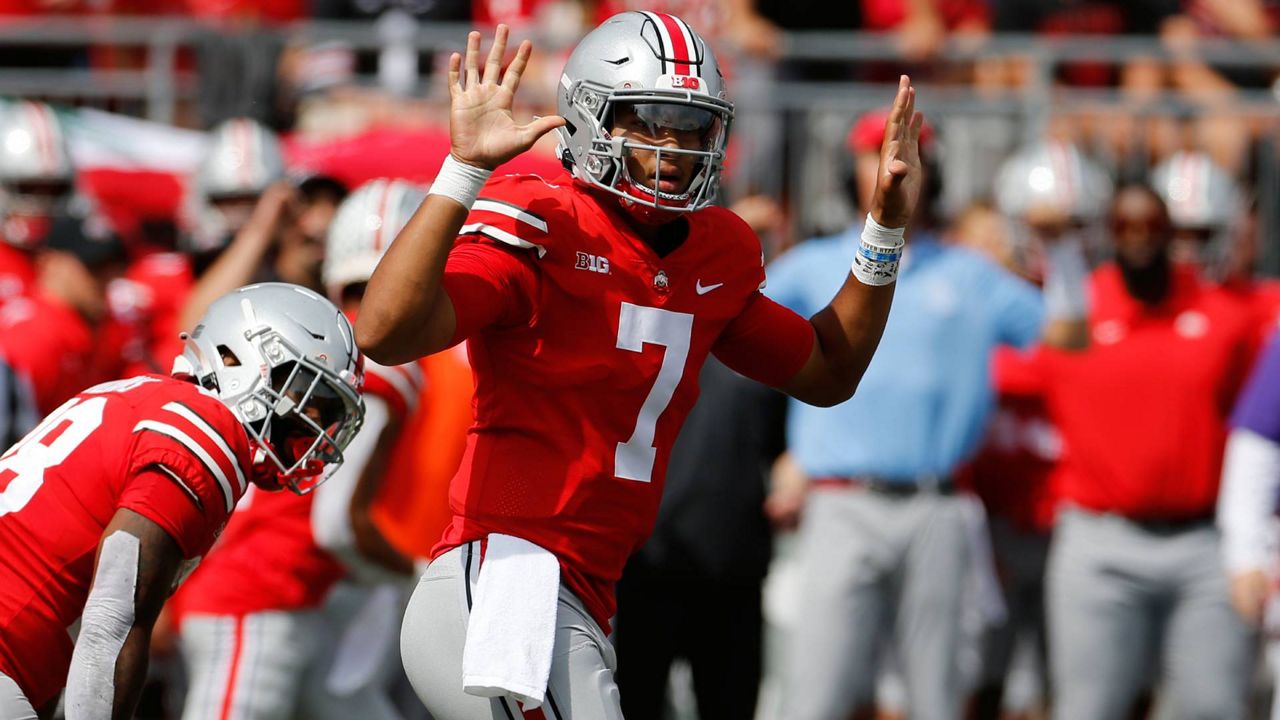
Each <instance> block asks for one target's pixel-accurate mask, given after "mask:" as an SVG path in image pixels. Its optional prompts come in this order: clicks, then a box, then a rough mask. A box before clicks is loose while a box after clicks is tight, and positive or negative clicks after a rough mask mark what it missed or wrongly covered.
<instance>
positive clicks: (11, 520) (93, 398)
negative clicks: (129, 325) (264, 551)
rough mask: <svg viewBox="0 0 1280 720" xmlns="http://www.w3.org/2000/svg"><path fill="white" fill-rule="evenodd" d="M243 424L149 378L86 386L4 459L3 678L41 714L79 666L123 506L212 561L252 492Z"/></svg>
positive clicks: (0, 520) (189, 390)
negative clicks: (81, 620) (98, 572)
mask: <svg viewBox="0 0 1280 720" xmlns="http://www.w3.org/2000/svg"><path fill="white" fill-rule="evenodd" d="M250 462H251V459H250V452H249V439H248V437H247V435H246V434H245V431H244V428H243V426H241V424H240V423H239V422H238V421H237V420H236V419H235V416H234V415H232V414H231V411H230V410H228V409H227V407H226V406H225V405H223V404H222V402H221V401H219V400H218V399H217V398H215V397H213V396H212V395H210V394H208V393H207V392H205V391H204V390H202V389H201V388H199V387H197V386H196V385H193V384H191V383H188V382H183V381H181V380H176V379H174V378H169V377H163V376H155V375H144V376H139V377H135V378H131V379H129V380H119V381H116V382H110V383H105V384H103V385H98V386H96V387H93V388H90V389H88V390H85V391H84V392H82V393H80V394H79V395H77V396H76V397H74V398H72V399H71V400H70V401H68V402H67V403H66V404H64V405H62V406H61V407H59V408H58V409H57V410H55V411H54V412H53V414H51V415H50V416H49V417H47V418H46V419H45V420H44V422H42V423H41V424H40V426H39V427H37V428H36V429H35V430H33V431H31V433H30V434H29V435H27V437H26V438H24V439H23V440H22V441H21V442H19V443H18V444H17V445H14V446H13V447H12V448H10V449H9V451H8V452H6V453H5V454H4V455H3V456H0V628H3V630H2V631H0V672H3V673H4V674H6V675H8V676H9V677H11V678H13V679H14V680H15V681H16V682H17V683H18V686H19V687H20V688H22V691H23V693H24V694H25V695H26V696H27V699H28V700H30V701H31V703H32V704H33V705H34V706H35V707H40V706H41V705H43V704H45V703H46V702H48V701H49V700H51V699H52V698H53V697H55V696H56V695H57V693H58V691H59V689H61V688H62V686H63V683H64V682H65V681H66V678H67V670H68V668H69V665H70V662H71V650H72V643H71V638H70V636H69V635H68V634H67V627H68V626H69V625H71V624H72V623H73V622H75V620H76V618H78V617H80V613H81V612H82V611H83V609H84V603H85V599H86V598H87V596H88V593H89V585H90V583H91V581H92V579H93V578H92V574H93V559H94V554H95V552H96V550H97V547H98V543H99V541H100V540H101V535H102V531H103V529H104V528H105V527H106V526H107V524H108V523H109V522H110V521H111V518H112V516H113V515H115V513H116V511H117V510H119V509H121V508H127V509H129V510H132V511H134V512H136V513H138V514H140V515H142V516H144V517H146V518H147V519H149V520H151V521H152V522H155V523H156V524H157V525H159V526H160V527H161V528H163V529H164V530H165V532H167V533H168V534H169V535H170V536H171V537H173V539H174V541H176V542H177V543H178V546H179V547H180V548H181V549H182V553H183V555H184V556H185V557H187V558H189V559H191V558H196V557H198V556H200V555H203V554H204V553H205V552H206V551H207V550H208V549H209V546H210V545H211V544H212V543H213V540H214V538H215V537H216V536H217V534H218V532H219V531H221V529H222V526H223V524H224V523H225V522H226V520H227V516H228V515H230V514H231V509H232V508H233V507H234V506H235V504H236V501H238V500H239V499H240V496H241V495H243V494H244V491H245V487H246V477H247V471H248V468H249V467H250Z"/></svg>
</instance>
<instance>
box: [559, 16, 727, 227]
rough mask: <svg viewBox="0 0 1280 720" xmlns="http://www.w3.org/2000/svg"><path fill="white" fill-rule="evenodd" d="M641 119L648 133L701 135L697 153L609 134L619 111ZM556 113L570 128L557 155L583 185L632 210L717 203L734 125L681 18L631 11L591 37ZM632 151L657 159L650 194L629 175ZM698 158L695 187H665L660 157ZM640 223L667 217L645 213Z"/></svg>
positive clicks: (572, 60)
mask: <svg viewBox="0 0 1280 720" xmlns="http://www.w3.org/2000/svg"><path fill="white" fill-rule="evenodd" d="M624 108H625V109H626V111H627V112H628V113H631V112H634V115H635V117H634V118H633V119H634V120H635V121H637V122H640V123H643V124H644V126H645V127H647V128H648V129H649V130H650V131H651V132H654V131H657V130H658V129H660V128H665V129H669V130H672V131H675V132H681V133H688V132H697V133H698V134H699V137H700V138H701V146H700V147H698V148H697V149H687V148H674V147H667V146H661V145H648V144H642V143H638V142H636V141H635V140H631V139H628V138H625V137H614V136H613V134H612V133H611V132H610V128H611V127H612V121H613V118H614V115H615V112H618V111H619V110H620V109H624ZM556 109H557V112H559V113H560V115H561V116H563V117H564V118H565V120H566V121H568V122H567V124H565V125H564V126H563V127H561V128H559V129H558V132H559V133H560V148H559V155H560V159H561V161H562V162H563V163H564V165H565V167H566V168H567V169H569V171H570V172H572V173H573V176H574V177H575V178H577V179H578V180H580V181H582V182H584V183H586V184H588V185H590V186H592V187H595V188H599V189H601V190H604V191H607V192H610V193H613V194H614V195H617V196H619V197H621V198H622V199H623V205H624V207H626V208H628V209H639V210H644V209H649V210H662V211H673V212H688V211H692V210H699V209H702V208H704V207H706V206H707V205H709V204H711V202H712V201H713V200H715V197H716V193H717V192H718V190H719V184H720V173H721V171H722V169H723V167H724V154H725V146H726V145H727V144H728V141H729V127H730V124H731V123H732V121H733V103H731V102H729V100H728V98H727V95H726V93H725V84H724V78H723V76H721V74H720V66H719V64H718V63H717V62H716V58H715V55H713V54H712V52H711V48H710V47H709V46H708V45H707V43H706V41H705V40H703V39H702V37H701V36H699V35H698V34H697V33H696V32H694V31H693V29H692V28H690V27H689V26H688V24H686V23H685V22H684V21H683V20H681V19H680V18H678V17H675V16H674V15H666V14H663V13H654V12H624V13H620V14H618V15H614V16H613V17H611V18H609V19H608V20H606V21H604V23H602V24H601V25H600V26H599V27H597V28H596V29H595V30H592V31H591V32H590V33H587V35H586V37H584V38H583V39H582V40H581V41H580V42H579V43H578V45H577V47H576V48H574V50H573V53H572V54H571V55H570V56H569V60H568V61H567V62H566V63H565V66H564V73H563V74H562V75H561V77H560V86H559V88H558V91H557V99H556ZM635 150H646V151H649V152H653V153H655V154H656V156H657V158H656V159H657V167H658V171H657V172H658V173H659V174H658V175H657V176H656V177H655V178H654V184H653V187H648V186H646V185H644V184H642V183H640V182H637V181H635V180H633V179H632V178H631V175H630V173H629V172H628V171H627V164H626V157H627V155H628V154H629V153H631V152H632V151H635ZM671 155H684V156H689V155H692V156H693V157H694V158H695V159H696V166H695V169H694V172H693V176H692V179H691V180H690V181H689V184H688V187H686V188H683V189H681V190H679V191H678V192H664V191H662V190H661V189H660V188H661V181H662V180H661V174H660V173H661V166H662V158H663V157H664V156H671ZM639 214H640V216H641V217H642V219H650V220H653V219H654V218H655V217H656V218H657V219H659V220H663V219H667V218H668V217H669V216H665V215H658V216H653V215H652V213H645V212H640V213H639Z"/></svg>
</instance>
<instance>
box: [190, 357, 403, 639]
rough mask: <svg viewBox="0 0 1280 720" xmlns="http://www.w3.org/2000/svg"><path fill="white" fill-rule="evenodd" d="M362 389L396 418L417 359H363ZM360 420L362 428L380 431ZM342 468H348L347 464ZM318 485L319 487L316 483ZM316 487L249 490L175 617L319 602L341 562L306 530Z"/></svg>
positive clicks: (309, 528)
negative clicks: (404, 362)
mask: <svg viewBox="0 0 1280 720" xmlns="http://www.w3.org/2000/svg"><path fill="white" fill-rule="evenodd" d="M364 369H365V376H364V380H365V384H364V395H365V396H366V397H368V396H372V397H376V398H379V399H381V400H383V401H385V402H386V403H387V406H388V407H389V409H390V414H391V417H392V418H393V420H395V421H403V420H404V419H405V416H407V415H408V413H409V411H410V410H411V409H412V407H413V405H414V403H416V402H417V394H418V390H419V388H420V385H421V382H422V374H421V371H420V370H419V369H418V368H417V366H414V365H409V366H399V367H386V366H383V365H379V364H377V363H374V362H371V361H369V360H368V359H365V363H364ZM380 431H381V428H371V427H368V426H366V427H365V428H364V429H363V430H362V432H380ZM347 470H350V468H348V469H347ZM317 492H324V488H321V489H320V490H318V491H317ZM315 498H316V493H315V492H312V493H308V494H306V495H303V496H301V497H299V496H298V495H296V494H294V493H291V492H264V491H262V490H257V489H254V490H251V491H250V492H249V494H248V495H247V496H246V497H245V499H244V501H242V502H241V503H240V504H239V505H238V506H237V507H236V512H235V514H234V515H233V516H232V518H231V521H230V522H229V523H227V531H226V532H225V533H223V535H222V538H221V539H220V540H219V541H218V546H217V548H216V551H215V552H213V553H211V554H210V555H209V557H208V559H206V560H205V561H204V562H202V563H200V567H199V569H198V570H196V572H195V573H194V574H193V575H192V576H191V578H190V579H189V580H188V581H187V582H185V583H183V585H182V591H181V592H180V593H179V594H178V596H177V597H175V598H174V603H173V609H174V613H175V615H176V616H178V619H179V621H181V619H182V618H183V617H185V616H186V615H189V614H195V613H199V614H206V615H247V614H249V613H254V612H262V611H266V610H297V609H301V608H311V607H316V606H318V605H320V603H322V602H323V601H324V599H325V597H326V596H327V595H328V593H329V590H330V588H332V587H333V584H334V583H336V582H337V581H338V580H340V579H342V577H343V575H345V574H346V569H345V568H344V567H343V566H342V564H341V563H339V561H338V560H337V558H335V557H334V556H333V555H332V554H330V553H329V552H328V551H327V550H325V549H324V548H322V547H320V546H319V545H318V544H317V543H316V540H315V534H314V532H313V531H312V524H311V510H312V506H313V505H314V504H315Z"/></svg>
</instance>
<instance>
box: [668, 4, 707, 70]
mask: <svg viewBox="0 0 1280 720" xmlns="http://www.w3.org/2000/svg"><path fill="white" fill-rule="evenodd" d="M671 17H672V18H673V19H674V20H675V21H676V24H677V25H679V26H680V35H681V36H682V38H683V39H684V43H685V46H686V47H687V48H688V49H689V60H690V64H689V66H688V68H687V69H688V71H689V73H690V74H692V75H696V76H698V77H701V76H702V65H701V64H700V63H699V62H698V60H699V57H698V40H697V37H698V36H697V34H696V33H694V32H693V28H691V27H689V23H687V22H685V21H684V20H681V19H680V18H678V17H676V16H675V15H672V16H671Z"/></svg>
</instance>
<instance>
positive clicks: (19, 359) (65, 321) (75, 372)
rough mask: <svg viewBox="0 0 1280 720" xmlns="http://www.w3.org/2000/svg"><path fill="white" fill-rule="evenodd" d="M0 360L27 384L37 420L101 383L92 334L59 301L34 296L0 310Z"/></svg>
mask: <svg viewBox="0 0 1280 720" xmlns="http://www.w3.org/2000/svg"><path fill="white" fill-rule="evenodd" d="M0 355H2V356H4V357H5V358H7V359H8V361H9V364H10V365H11V366H13V367H14V368H15V369H17V370H18V371H19V372H21V373H22V374H23V375H25V376H26V377H27V378H28V379H29V380H30V381H31V387H32V389H33V391H34V392H35V396H36V407H37V408H38V409H39V411H40V414H41V415H45V414H47V413H49V412H51V411H52V410H53V409H54V408H56V407H58V406H59V405H61V404H62V403H63V402H65V401H66V400H68V399H69V398H71V397H72V396H73V395H75V394H76V392H77V391H78V390H80V389H81V388H83V387H84V386H86V385H89V384H91V383H94V382H97V381H99V380H102V379H103V376H102V375H100V374H97V373H96V371H95V370H96V369H95V367H94V363H93V358H94V333H93V330H92V329H91V328H90V327H89V323H87V322H86V321H85V320H84V318H83V317H81V316H80V314H79V313H77V312H76V311H75V309H73V308H72V307H70V306H68V305H66V304H64V303H62V302H61V301H59V300H57V299H55V298H53V297H50V296H48V295H44V294H41V293H37V294H35V295H32V296H29V297H21V298H16V299H13V300H10V301H9V302H8V303H6V304H5V306H4V307H3V309H0Z"/></svg>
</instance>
